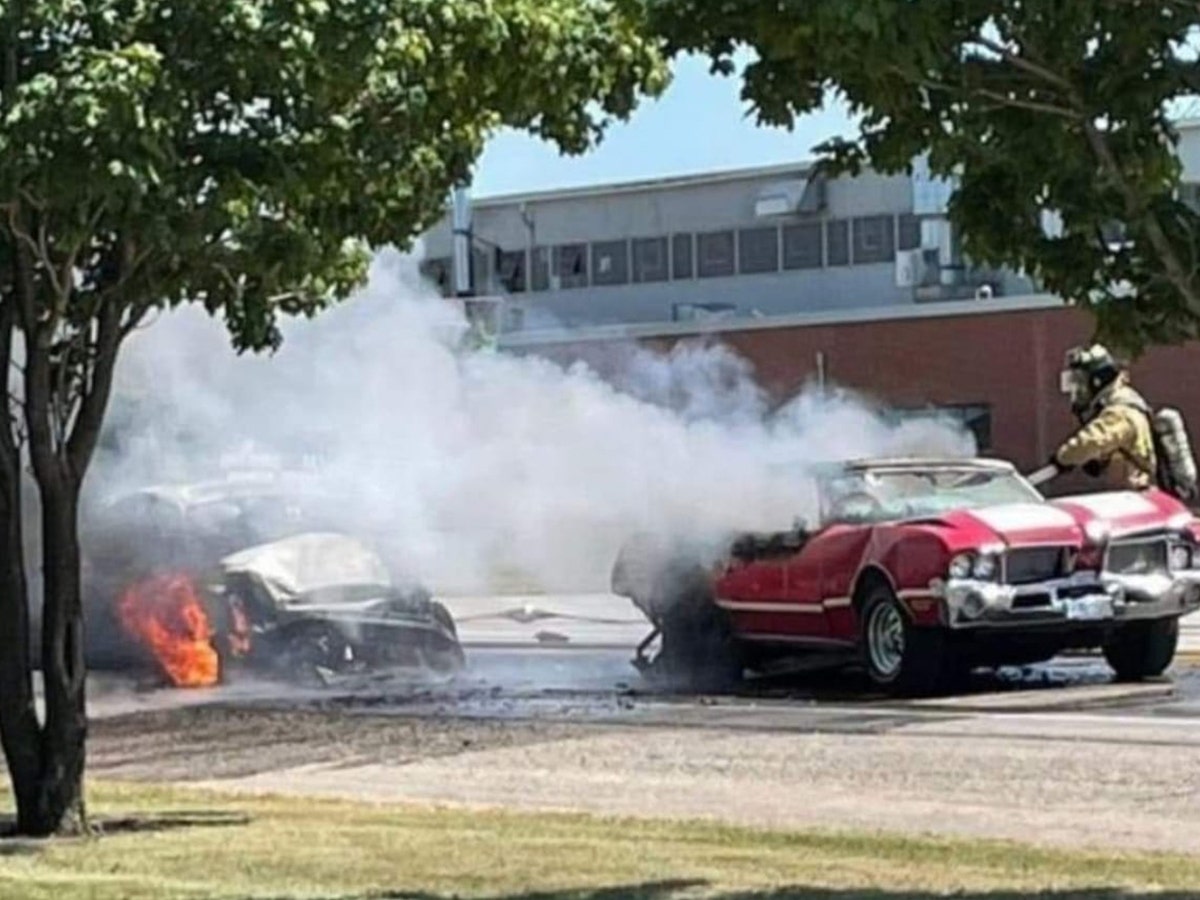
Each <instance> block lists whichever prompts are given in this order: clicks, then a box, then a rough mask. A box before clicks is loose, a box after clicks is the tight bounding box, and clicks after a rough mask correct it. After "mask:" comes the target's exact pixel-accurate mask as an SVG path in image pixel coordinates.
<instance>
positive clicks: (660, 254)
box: [633, 237, 667, 283]
mask: <svg viewBox="0 0 1200 900" xmlns="http://www.w3.org/2000/svg"><path fill="white" fill-rule="evenodd" d="M633 280H634V281H636V282H639V283H643V282H647V281H666V280H667V239H666V238H665V237H661V238H638V239H637V240H635V241H634V242H633Z"/></svg>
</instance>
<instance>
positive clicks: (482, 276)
mask: <svg viewBox="0 0 1200 900" xmlns="http://www.w3.org/2000/svg"><path fill="white" fill-rule="evenodd" d="M489 262H490V260H488V253H487V251H486V250H483V249H481V248H479V247H476V248H474V249H473V250H472V251H471V290H472V291H474V292H475V293H477V294H478V293H482V292H484V291H486V290H487V289H488V275H489V274H490V272H491V266H490V265H489Z"/></svg>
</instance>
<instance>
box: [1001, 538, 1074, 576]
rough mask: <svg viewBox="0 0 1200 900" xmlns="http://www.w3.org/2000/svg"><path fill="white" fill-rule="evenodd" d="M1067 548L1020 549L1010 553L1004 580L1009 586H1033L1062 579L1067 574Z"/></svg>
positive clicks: (1006, 562) (1005, 567) (1005, 566)
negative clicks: (1041, 582)
mask: <svg viewBox="0 0 1200 900" xmlns="http://www.w3.org/2000/svg"><path fill="white" fill-rule="evenodd" d="M1068 552H1069V551H1068V548H1067V547H1018V548H1017V549H1015V550H1010V551H1009V552H1008V556H1007V559H1006V560H1005V564H1004V580H1005V581H1006V582H1007V583H1008V584H1033V583H1035V582H1038V581H1049V580H1050V579H1052V578H1061V577H1062V576H1063V574H1064V573H1065V569H1066V559H1067V553H1068Z"/></svg>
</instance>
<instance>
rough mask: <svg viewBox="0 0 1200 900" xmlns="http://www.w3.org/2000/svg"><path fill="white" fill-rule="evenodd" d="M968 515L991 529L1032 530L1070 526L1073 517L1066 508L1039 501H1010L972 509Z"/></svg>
mask: <svg viewBox="0 0 1200 900" xmlns="http://www.w3.org/2000/svg"><path fill="white" fill-rule="evenodd" d="M970 515H971V516H972V517H974V518H976V519H978V520H979V521H980V522H982V523H983V524H984V525H986V526H987V527H988V528H990V529H992V530H993V531H998V532H1001V533H1003V532H1006V531H1032V530H1034V529H1037V528H1072V527H1074V526H1075V519H1074V518H1072V516H1071V514H1070V513H1068V512H1067V511H1066V510H1062V509H1058V508H1057V507H1054V506H1050V505H1048V504H1046V505H1043V504H1040V503H1010V504H1005V505H1003V506H989V507H984V508H983V509H973V510H971V511H970Z"/></svg>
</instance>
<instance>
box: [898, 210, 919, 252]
mask: <svg viewBox="0 0 1200 900" xmlns="http://www.w3.org/2000/svg"><path fill="white" fill-rule="evenodd" d="M898 245H899V248H900V249H901V250H916V249H917V248H918V247H920V246H921V220H920V219H918V218H917V217H916V216H912V215H907V214H906V215H903V216H901V217H900V235H899V240H898Z"/></svg>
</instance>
